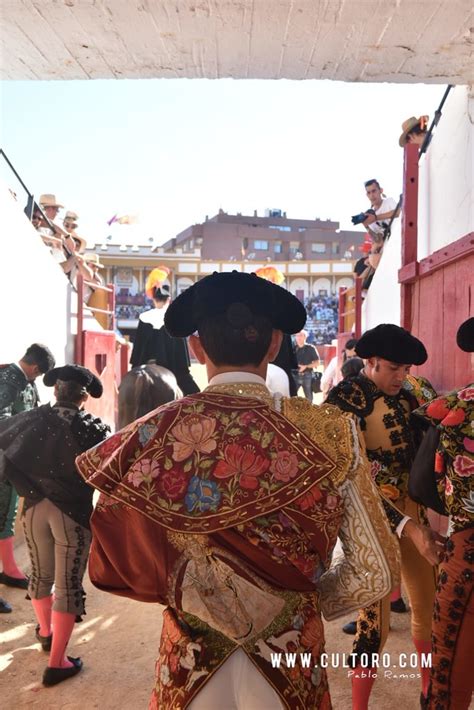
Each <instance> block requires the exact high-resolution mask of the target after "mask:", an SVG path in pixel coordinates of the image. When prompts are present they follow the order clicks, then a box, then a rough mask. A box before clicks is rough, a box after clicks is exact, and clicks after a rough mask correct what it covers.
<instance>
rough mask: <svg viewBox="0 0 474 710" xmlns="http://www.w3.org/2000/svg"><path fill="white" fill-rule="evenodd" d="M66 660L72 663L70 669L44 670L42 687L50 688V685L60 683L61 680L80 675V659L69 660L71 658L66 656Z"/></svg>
mask: <svg viewBox="0 0 474 710" xmlns="http://www.w3.org/2000/svg"><path fill="white" fill-rule="evenodd" d="M67 659H68V661H71V663H73V665H72V666H71V667H70V668H50V667H49V666H48V668H46V670H45V672H44V673H43V685H46V686H47V687H51V686H52V685H57V684H58V683H62V682H63V680H67V679H68V678H72V677H73V676H75V675H77V674H78V673H80V671H81V670H82V661H81V659H80V658H71V656H68V657H67Z"/></svg>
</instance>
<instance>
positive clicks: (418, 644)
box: [413, 639, 431, 698]
mask: <svg viewBox="0 0 474 710" xmlns="http://www.w3.org/2000/svg"><path fill="white" fill-rule="evenodd" d="M413 643H414V644H415V648H416V650H417V652H418V660H419V664H420V673H421V692H422V693H423V695H424V696H425V698H426V696H427V695H428V686H429V684H430V672H431V669H430V668H426V667H425V668H423V666H422V664H421V654H424V656H425V659H426V658H427V655H428V653H431V641H418V640H417V639H413ZM424 665H425V666H426V661H425V664H424Z"/></svg>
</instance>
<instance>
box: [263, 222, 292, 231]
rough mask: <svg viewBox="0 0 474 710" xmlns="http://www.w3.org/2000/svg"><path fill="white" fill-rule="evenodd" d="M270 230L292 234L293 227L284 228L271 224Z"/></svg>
mask: <svg viewBox="0 0 474 710" xmlns="http://www.w3.org/2000/svg"><path fill="white" fill-rule="evenodd" d="M268 229H278V231H279V232H291V227H283V226H282V225H280V224H269V225H268Z"/></svg>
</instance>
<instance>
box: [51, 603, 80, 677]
mask: <svg viewBox="0 0 474 710" xmlns="http://www.w3.org/2000/svg"><path fill="white" fill-rule="evenodd" d="M75 621H76V615H75V614H68V613H67V612H64V611H53V612H52V614H51V622H52V626H53V642H52V645H51V653H50V656H49V663H48V666H49V667H50V668H71V666H72V665H73V664H72V663H71V662H70V661H68V660H67V658H66V648H67V645H68V643H69V639H70V638H71V634H72V632H73V629H74V623H75Z"/></svg>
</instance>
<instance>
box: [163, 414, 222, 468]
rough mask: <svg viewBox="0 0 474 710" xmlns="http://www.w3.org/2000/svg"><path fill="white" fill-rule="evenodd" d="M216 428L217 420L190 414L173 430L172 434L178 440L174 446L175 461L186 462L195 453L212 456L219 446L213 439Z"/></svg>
mask: <svg viewBox="0 0 474 710" xmlns="http://www.w3.org/2000/svg"><path fill="white" fill-rule="evenodd" d="M215 428H216V421H215V419H211V418H210V417H205V416H204V415H202V414H188V416H186V417H184V419H182V421H180V422H179V424H176V425H175V426H174V427H173V428H172V430H171V434H172V435H173V436H174V437H175V439H177V441H175V442H174V444H173V459H174V460H175V461H184V460H185V459H187V458H189V457H190V456H191V455H192V454H193V453H194V452H195V451H197V452H198V453H201V454H210V453H211V451H214V449H215V448H216V446H217V444H216V441H215V439H213V435H214V430H215Z"/></svg>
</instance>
